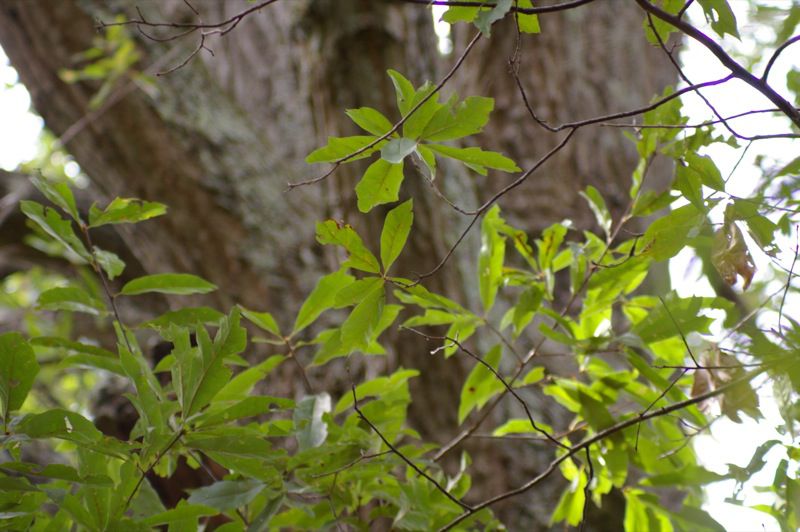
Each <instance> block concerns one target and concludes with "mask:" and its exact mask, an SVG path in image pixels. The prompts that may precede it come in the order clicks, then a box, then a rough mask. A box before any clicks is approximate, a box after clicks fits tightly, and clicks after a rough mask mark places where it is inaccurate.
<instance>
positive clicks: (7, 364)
mask: <svg viewBox="0 0 800 532" xmlns="http://www.w3.org/2000/svg"><path fill="white" fill-rule="evenodd" d="M37 373H39V363H38V362H37V361H36V355H34V353H33V349H31V346H30V345H28V342H26V341H25V338H23V337H22V335H21V334H19V333H17V332H8V333H4V334H0V408H1V409H2V410H1V411H0V413H2V418H3V422H4V423H5V422H7V420H8V414H9V412H12V411H14V410H19V408H20V407H21V406H22V403H24V402H25V398H26V397H27V396H28V392H30V391H31V386H33V381H34V379H35V378H36V374H37Z"/></svg>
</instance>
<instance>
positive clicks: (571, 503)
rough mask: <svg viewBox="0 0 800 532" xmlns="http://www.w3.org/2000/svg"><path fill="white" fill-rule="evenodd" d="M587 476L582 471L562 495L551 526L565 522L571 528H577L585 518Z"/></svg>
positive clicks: (551, 518)
mask: <svg viewBox="0 0 800 532" xmlns="http://www.w3.org/2000/svg"><path fill="white" fill-rule="evenodd" d="M586 483H587V479H586V475H585V474H584V473H583V471H580V472H579V473H578V475H577V478H575V479H574V480H573V481H572V483H571V484H570V486H568V487H567V488H566V489H565V490H564V492H563V493H562V494H561V499H560V500H559V501H558V505H557V506H556V509H555V510H554V511H553V515H552V516H551V517H550V524H555V523H560V522H561V521H565V522H566V523H567V524H568V525H570V526H577V525H578V523H580V522H581V519H582V518H583V507H584V504H585V502H586V491H585V488H586Z"/></svg>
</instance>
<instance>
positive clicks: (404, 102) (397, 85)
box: [386, 70, 416, 116]
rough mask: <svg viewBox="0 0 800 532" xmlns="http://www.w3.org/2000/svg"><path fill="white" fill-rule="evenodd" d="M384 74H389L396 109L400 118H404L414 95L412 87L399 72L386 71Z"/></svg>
mask: <svg viewBox="0 0 800 532" xmlns="http://www.w3.org/2000/svg"><path fill="white" fill-rule="evenodd" d="M386 72H387V73H388V74H389V77H390V78H391V80H392V84H393V85H394V91H395V93H396V94H397V109H398V110H399V111H400V114H401V115H402V116H405V115H406V113H407V112H408V110H409V109H411V102H412V100H413V99H414V95H415V94H416V91H415V90H414V86H413V85H412V84H411V82H410V81H408V80H407V79H406V78H405V77H404V76H403V75H402V74H401V73H400V72H398V71H396V70H387V71H386Z"/></svg>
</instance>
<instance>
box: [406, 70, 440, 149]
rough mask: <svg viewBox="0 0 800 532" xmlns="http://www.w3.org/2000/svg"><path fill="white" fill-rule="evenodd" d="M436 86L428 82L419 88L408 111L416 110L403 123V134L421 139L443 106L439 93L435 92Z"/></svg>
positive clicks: (410, 137)
mask: <svg viewBox="0 0 800 532" xmlns="http://www.w3.org/2000/svg"><path fill="white" fill-rule="evenodd" d="M435 92H436V87H434V86H433V85H431V84H430V83H428V82H426V83H425V84H424V85H423V86H422V87H420V88H419V90H418V91H417V93H416V94H415V95H414V98H413V99H412V100H411V105H410V106H409V110H408V112H409V113H411V110H412V109H414V108H416V110H415V111H414V112H413V113H412V114H410V115H408V117H407V118H406V121H405V122H404V123H403V136H404V137H406V138H409V139H419V138H420V136H421V135H422V132H423V131H425V127H426V126H427V125H428V123H429V122H430V121H431V119H432V118H433V116H434V115H435V114H436V112H437V111H438V110H439V109H441V108H442V107H443V105H442V104H440V103H439V102H438V99H439V98H438V95H436V94H434V93H435Z"/></svg>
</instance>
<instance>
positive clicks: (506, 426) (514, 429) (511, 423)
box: [492, 418, 552, 436]
mask: <svg viewBox="0 0 800 532" xmlns="http://www.w3.org/2000/svg"><path fill="white" fill-rule="evenodd" d="M536 426H537V427H539V428H540V429H541V430H544V431H546V432H550V431H551V430H552V428H551V427H550V426H548V425H547V424H545V423H542V422H537V423H536ZM538 432H539V431H537V430H536V429H534V428H533V425H531V421H530V420H529V419H528V418H516V419H509V420H508V421H506V422H505V423H503V424H502V425H501V426H499V427H497V428H496V429H494V431H493V432H492V436H505V435H506V434H530V433H538Z"/></svg>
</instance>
